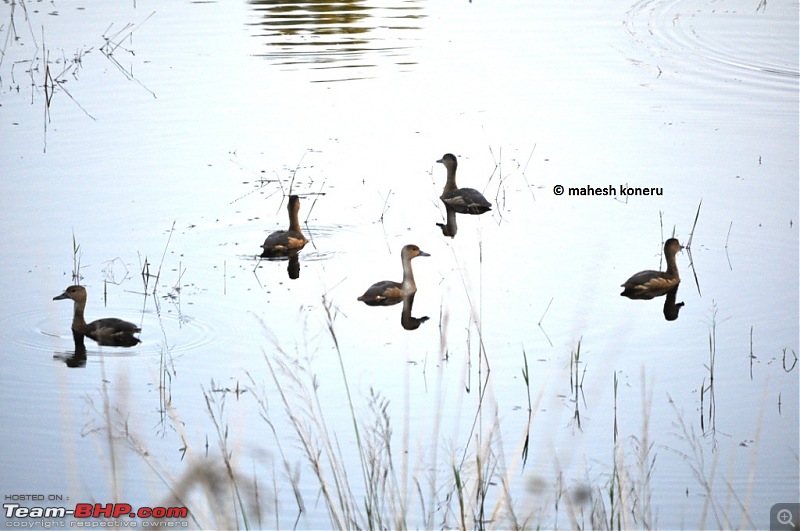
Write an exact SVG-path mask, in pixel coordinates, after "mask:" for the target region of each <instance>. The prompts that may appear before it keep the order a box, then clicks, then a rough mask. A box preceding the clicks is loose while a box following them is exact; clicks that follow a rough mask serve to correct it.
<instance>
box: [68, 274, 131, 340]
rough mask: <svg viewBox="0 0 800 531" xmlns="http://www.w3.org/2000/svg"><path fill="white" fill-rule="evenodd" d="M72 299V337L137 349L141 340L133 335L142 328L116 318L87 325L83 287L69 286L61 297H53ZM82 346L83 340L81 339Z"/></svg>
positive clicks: (107, 318)
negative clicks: (84, 314) (84, 312)
mask: <svg viewBox="0 0 800 531" xmlns="http://www.w3.org/2000/svg"><path fill="white" fill-rule="evenodd" d="M64 299H72V300H73V301H75V305H74V308H75V309H74V313H73V316H72V335H73V337H74V338H78V337H80V336H86V337H89V338H91V339H93V340H95V341H96V342H97V344H98V345H102V346H105V347H135V346H136V345H138V344H139V343H141V340H140V339H139V338H138V337H136V336H134V335H133V334H136V333H139V332H141V331H142V329H141V328H139V327H138V326H136V325H135V324H133V323H129V322H128V321H123V320H122V319H117V318H116V317H106V318H104V319H98V320H96V321H92V322H91V323H89V324H86V320H85V319H84V317H83V311H84V309H85V308H86V288H84V287H83V286H77V285H76V286H69V287H68V288H67V289H65V290H64V293H62V294H61V295H56V296H55V297H53V300H54V301H58V300H64ZM76 344H77V339H76ZM81 344H83V339H82V337H81Z"/></svg>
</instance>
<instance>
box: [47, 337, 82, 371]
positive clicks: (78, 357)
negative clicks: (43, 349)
mask: <svg viewBox="0 0 800 531" xmlns="http://www.w3.org/2000/svg"><path fill="white" fill-rule="evenodd" d="M83 338H84V335H83V334H81V333H80V332H76V331H75V330H73V331H72V339H73V340H74V342H75V350H73V351H72V352H69V351H66V352H63V353H55V354H53V359H57V360H61V361H63V362H64V363H65V364H66V365H67V367H70V368H72V369H75V368H80V367H86V345H85V344H84V343H83Z"/></svg>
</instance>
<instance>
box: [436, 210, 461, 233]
mask: <svg viewBox="0 0 800 531" xmlns="http://www.w3.org/2000/svg"><path fill="white" fill-rule="evenodd" d="M444 209H445V210H446V211H447V223H437V224H436V226H437V227H439V228H440V229H442V234H444V235H445V236H449V237H451V238H455V237H456V233H457V232H458V224H457V223H456V211H455V210H453V209H452V208H450V207H449V206H447V203H445V204H444Z"/></svg>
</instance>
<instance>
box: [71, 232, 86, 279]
mask: <svg viewBox="0 0 800 531" xmlns="http://www.w3.org/2000/svg"><path fill="white" fill-rule="evenodd" d="M82 279H83V276H81V246H80V244H79V243H78V240H77V239H76V238H75V231H72V283H73V284H80V283H81V280H82Z"/></svg>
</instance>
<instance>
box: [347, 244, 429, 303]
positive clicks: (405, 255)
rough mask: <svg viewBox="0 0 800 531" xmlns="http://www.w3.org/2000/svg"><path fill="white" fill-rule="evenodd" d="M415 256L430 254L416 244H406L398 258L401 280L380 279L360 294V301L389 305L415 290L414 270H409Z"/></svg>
mask: <svg viewBox="0 0 800 531" xmlns="http://www.w3.org/2000/svg"><path fill="white" fill-rule="evenodd" d="M417 256H430V255H429V254H428V253H426V252H424V251H422V250H421V249H420V248H419V247H417V246H416V245H406V246H405V247H403V250H402V251H401V252H400V259H401V260H402V261H403V282H394V281H391V280H382V281H380V282H376V283H375V284H373V285H372V286H370V287H369V288H368V289H367V291H365V292H364V294H363V295H362V296H360V297H359V298H358V300H360V301H361V302H363V303H365V304H367V305H369V306H391V305H392V304H397V303H398V302H400V301H401V300H403V297H404V296H407V295H411V294H412V293H416V292H417V285H416V284H415V283H414V272H413V271H412V270H411V259H412V258H416V257H417Z"/></svg>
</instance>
